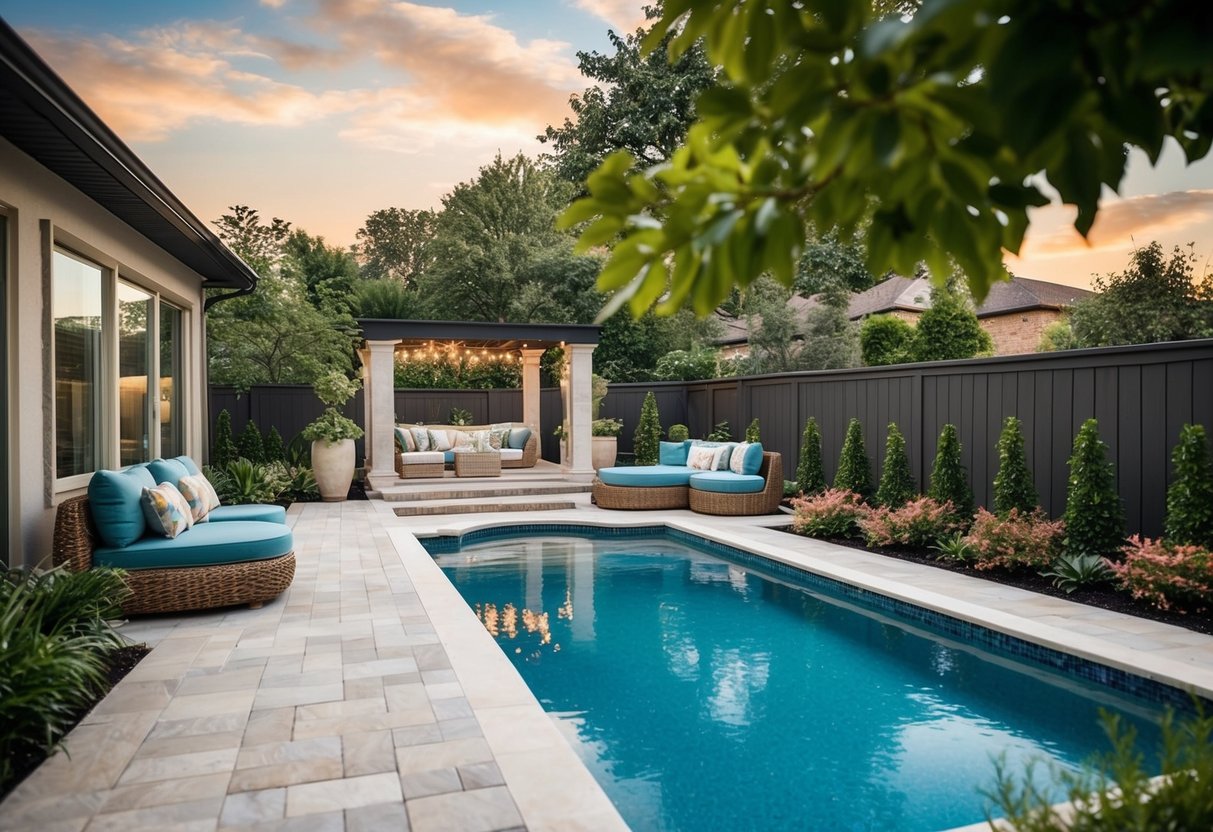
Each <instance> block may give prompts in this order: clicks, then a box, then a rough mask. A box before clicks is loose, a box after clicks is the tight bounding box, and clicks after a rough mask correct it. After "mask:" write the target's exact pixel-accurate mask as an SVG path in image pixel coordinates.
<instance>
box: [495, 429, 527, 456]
mask: <svg viewBox="0 0 1213 832" xmlns="http://www.w3.org/2000/svg"><path fill="white" fill-rule="evenodd" d="M513 435H514V434H513V432H512V431H511V432H510V436H513ZM497 453H499V454H501V461H502V462H509V461H510V460H514V459H522V448H502V449H501V450H500V451H498V452H497Z"/></svg>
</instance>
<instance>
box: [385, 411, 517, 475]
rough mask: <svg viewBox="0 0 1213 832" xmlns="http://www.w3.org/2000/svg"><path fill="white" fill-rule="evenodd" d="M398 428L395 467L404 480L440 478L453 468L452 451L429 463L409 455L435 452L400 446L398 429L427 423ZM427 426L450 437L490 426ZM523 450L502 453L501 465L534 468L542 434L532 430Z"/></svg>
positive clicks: (445, 452)
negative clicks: (516, 452) (412, 458)
mask: <svg viewBox="0 0 1213 832" xmlns="http://www.w3.org/2000/svg"><path fill="white" fill-rule="evenodd" d="M511 424H513V425H515V426H517V427H525V425H521V424H518V423H516V422H513V423H511ZM396 427H397V431H396V433H395V439H394V444H395V454H396V466H395V467H396V473H397V474H398V475H399V476H400V477H402V478H404V479H412V478H414V477H441V476H442V475H443V471H444V470H450V469H453V468H454V464H455V455H454V453H453V451H444V452H442V453H443V454H444V455H445V457H446V459H445V460H444V461H443V462H441V463H434V462H430V461H428V459H429V457H427V461H426V462H418V461H415V460H410V459H409V457H416V456H417V455H418V454H431V453H433V452H432V451H405V450H404V448H403V447H402V446H401V439H400V433H399V430H400V429H402V428H411V427H424V426H422V425H418V426H414V425H397V426H396ZM428 429H429V430H442V431H445V432H446V433H447V434H448V436H449V435H453V432H454V431H459V432H461V433H475V432H477V431H482V430H488V429H489V426H486V425H436V426H430V427H429V428H428ZM528 431H530V429H529V428H528ZM511 450H513V451H516V450H518V449H517V448H515V449H511ZM521 450H522V454H521V455H520V456H519V457H518V458H516V459H510V458H507V457H510V456H512V454H511V453H505V454H501V467H502V468H534V467H535V463H536V462H538V461H539V435H538V434H537V433H536V432H535V431H530V436H529V437H528V438H527V440H526V443H525V444H524V445H523V446H522V449H521Z"/></svg>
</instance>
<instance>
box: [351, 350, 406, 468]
mask: <svg viewBox="0 0 1213 832" xmlns="http://www.w3.org/2000/svg"><path fill="white" fill-rule="evenodd" d="M397 343H398V342H397V341H367V342H366V348H365V349H363V350H361V351H360V353H359V355H361V354H362V353H366V357H365V358H363V365H364V367H365V369H364V371H363V381H364V384H365V385H366V391H365V393H364V395H365V397H366V401H367V403H368V404H367V407H368V408H369V414H370V416H369V418H368V419H367V424H366V426H365V430H366V439H365V442H366V453H367V457H368V462H369V465H370V470H369V471H368V472H367V476H368V477H370V478H372V479H373V480H379V481H381V482H382V481H383V480H387V481H388V482H393V481H395V479H396V460H395V448H394V435H393V429H394V428H395V426H396V378H395V367H394V364H395V360H396V344H397ZM374 484H375V483H374V482H372V486H374Z"/></svg>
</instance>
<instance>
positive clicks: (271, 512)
mask: <svg viewBox="0 0 1213 832" xmlns="http://www.w3.org/2000/svg"><path fill="white" fill-rule="evenodd" d="M206 519H207V520H210V521H211V522H212V523H228V522H231V521H233V520H256V521H258V522H261V523H281V524H283V525H286V509H284V508H283V507H282V506H276V505H270V504H266V503H254V504H252V505H246V506H219V508H215V509H211V511H210V512H209V513H208V514H207V515H206Z"/></svg>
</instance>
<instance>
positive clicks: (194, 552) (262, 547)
mask: <svg viewBox="0 0 1213 832" xmlns="http://www.w3.org/2000/svg"><path fill="white" fill-rule="evenodd" d="M90 502H91V501H90ZM294 547H295V543H294V539H293V538H292V536H291V530H290V529H288V528H287V527H286V526H285V525H283V524H281V523H254V522H251V521H238V520H233V521H232V522H230V523H203V524H202V525H200V526H194V527H193V528H192V529H190V530H189V531H188V532H182V533H181V534H179V535H177V536H176V537H172V538H169V537H152V536H150V535H148V536H145V537H141V538H139V539H138V540H136V541H135V542H134V543H132V544H131V545H129V546H125V547H123V548H114V547H108V546H106V547H99V548H97V549H94V550H93V565H94V566H112V567H115V568H118V569H130V570H135V569H165V568H169V567H181V566H214V565H216V564H221V563H242V562H244V561H250V560H266V559H268V558H276V557H278V556H280V555H285V554H287V553H288V552H291V551H293V549H294Z"/></svg>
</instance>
